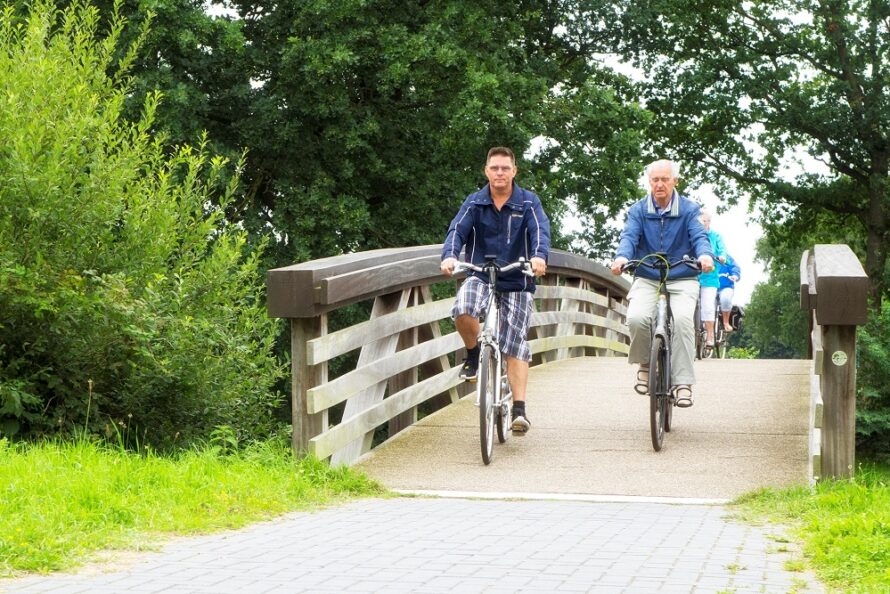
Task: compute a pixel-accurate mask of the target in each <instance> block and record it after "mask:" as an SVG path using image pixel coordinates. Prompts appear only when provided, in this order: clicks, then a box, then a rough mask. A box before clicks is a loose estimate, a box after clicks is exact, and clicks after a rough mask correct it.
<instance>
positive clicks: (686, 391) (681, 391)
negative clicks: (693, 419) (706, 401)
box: [674, 385, 692, 408]
mask: <svg viewBox="0 0 890 594" xmlns="http://www.w3.org/2000/svg"><path fill="white" fill-rule="evenodd" d="M674 404H676V405H677V406H679V407H680V408H689V407H690V406H692V386H688V385H682V386H677V387H676V388H674Z"/></svg>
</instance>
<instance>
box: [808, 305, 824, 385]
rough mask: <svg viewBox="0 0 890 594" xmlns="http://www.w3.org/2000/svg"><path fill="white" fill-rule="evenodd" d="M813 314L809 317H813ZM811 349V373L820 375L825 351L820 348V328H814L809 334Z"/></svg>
mask: <svg viewBox="0 0 890 594" xmlns="http://www.w3.org/2000/svg"><path fill="white" fill-rule="evenodd" d="M813 315H815V314H813V313H811V314H810V317H813ZM810 342H811V345H812V346H811V348H812V350H813V373H815V374H816V375H822V369H823V367H824V365H825V351H824V350H823V348H822V326H814V327H813V331H812V332H810Z"/></svg>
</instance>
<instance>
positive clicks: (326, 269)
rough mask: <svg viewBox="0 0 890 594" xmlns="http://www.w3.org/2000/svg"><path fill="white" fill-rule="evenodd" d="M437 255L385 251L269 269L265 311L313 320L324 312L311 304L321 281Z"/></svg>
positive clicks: (434, 250)
mask: <svg viewBox="0 0 890 594" xmlns="http://www.w3.org/2000/svg"><path fill="white" fill-rule="evenodd" d="M441 251H442V246H441V245H423V246H414V247H404V248H386V249H380V250H368V251H365V252H356V253H353V254H343V255H340V256H332V257H330V258H320V259H318V260H310V261H308V262H301V263H300V264H293V265H291V266H284V267H282V268H273V269H272V270H269V271H268V272H267V273H266V309H267V311H268V313H269V316H270V317H273V318H308V317H314V316H316V315H318V314H320V313H323V311H326V310H325V309H324V308H320V307H319V306H318V304H317V303H316V301H315V289H316V287H317V286H318V283H319V282H320V281H321V280H322V279H324V278H327V277H329V276H337V275H341V274H346V273H348V272H354V271H356V270H362V269H365V268H368V267H369V266H379V265H381V264H385V263H389V262H397V261H401V260H410V259H412V258H417V257H420V256H435V257H438V255H439V254H440V253H441ZM386 292H392V291H386Z"/></svg>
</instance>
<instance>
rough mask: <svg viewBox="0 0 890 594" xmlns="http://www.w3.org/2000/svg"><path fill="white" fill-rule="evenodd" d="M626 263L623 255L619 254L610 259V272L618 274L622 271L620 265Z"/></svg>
mask: <svg viewBox="0 0 890 594" xmlns="http://www.w3.org/2000/svg"><path fill="white" fill-rule="evenodd" d="M625 264H627V258H625V257H624V256H619V257H617V258H615V259H614V260H613V261H612V266H611V268H612V274H614V275H616V276H617V275H620V274H621V272H622V267H623V266H624V265H625Z"/></svg>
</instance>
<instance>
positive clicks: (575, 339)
mask: <svg viewBox="0 0 890 594" xmlns="http://www.w3.org/2000/svg"><path fill="white" fill-rule="evenodd" d="M528 345H529V348H531V350H532V354H536V353H543V352H546V351H552V350H554V349H560V348H571V347H593V348H597V349H609V350H611V351H613V352H616V353H621V354H627V353H628V352H629V351H630V347H629V346H628V345H626V344H624V343H622V342H617V341H614V340H612V341H610V340H607V339H606V338H603V337H602V336H548V337H546V338H538V339H535V340H530V341H529V342H528Z"/></svg>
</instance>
